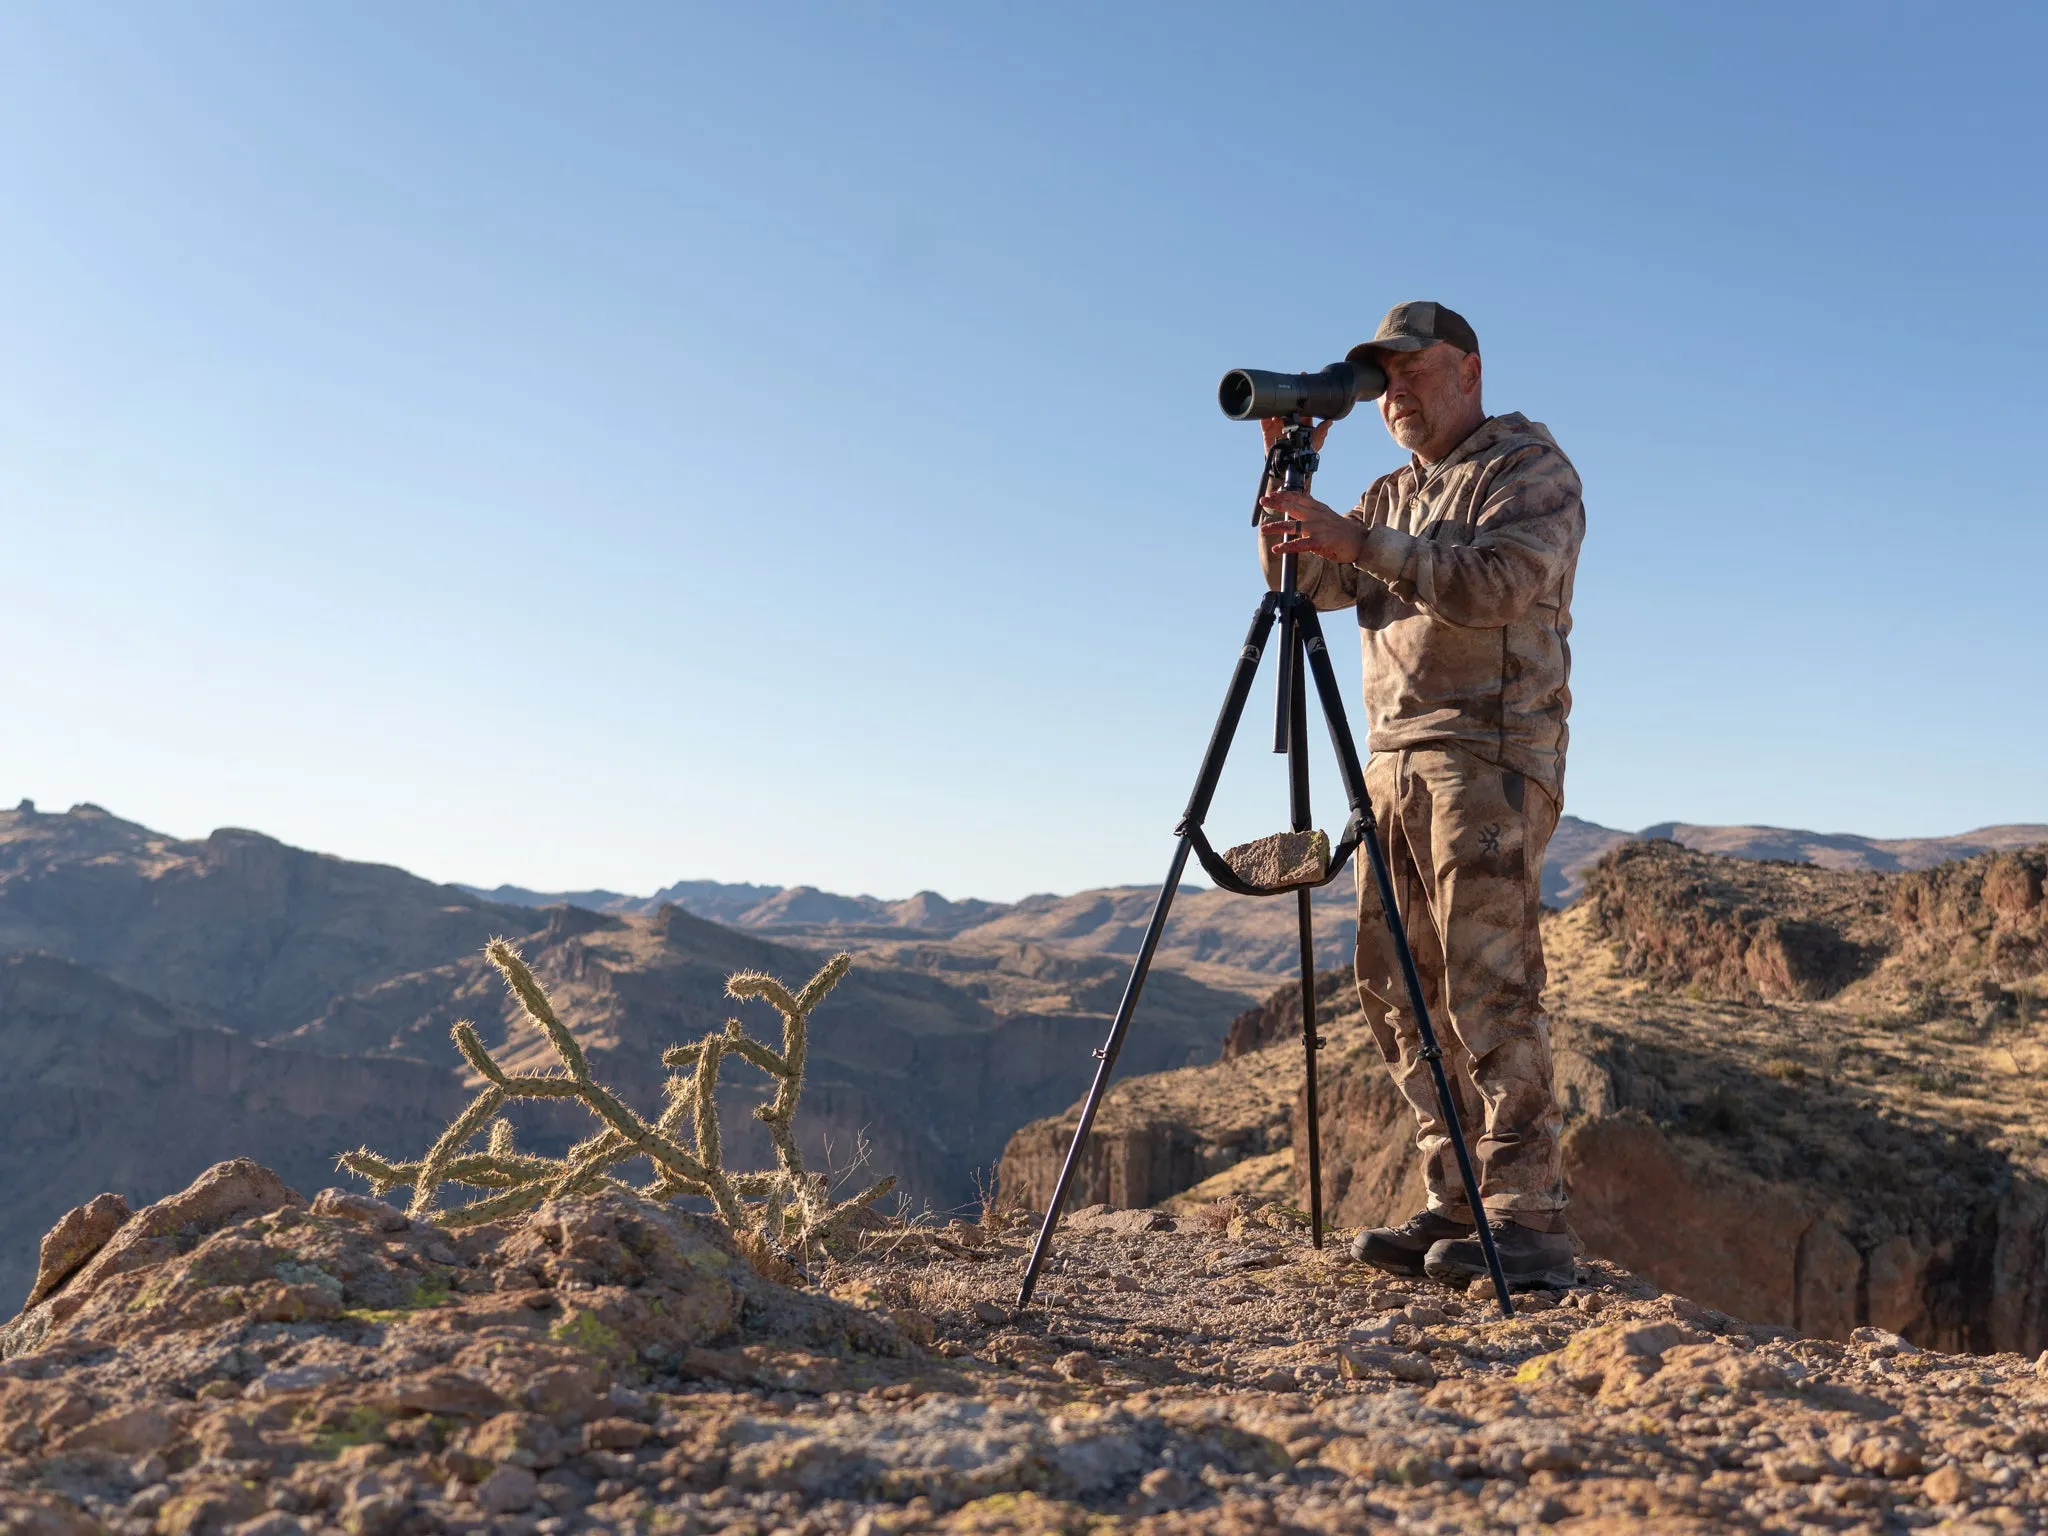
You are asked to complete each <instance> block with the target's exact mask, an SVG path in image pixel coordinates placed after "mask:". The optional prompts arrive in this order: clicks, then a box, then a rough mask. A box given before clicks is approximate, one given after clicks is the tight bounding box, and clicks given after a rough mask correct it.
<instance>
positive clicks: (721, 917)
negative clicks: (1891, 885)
mask: <svg viewBox="0 0 2048 1536" xmlns="http://www.w3.org/2000/svg"><path fill="white" fill-rule="evenodd" d="M1654 841H1667V842H1675V843H1678V844H1679V845H1681V846H1682V847H1686V848H1690V849H1692V850H1693V851H1694V852H1695V853H1721V854H1726V855H1728V856H1729V857H1731V858H1739V859H1778V860H1784V861H1787V862H1791V863H1795V864H1813V865H1816V866H1818V867H1819V868H1822V869H1836V870H1851V869H1867V870H1874V871H1878V872H1880V873H1894V872H1897V871H1901V870H1911V869H1929V868H1932V867H1933V866H1934V865H1936V864H1943V863H1947V862H1948V861H1950V860H1952V859H1963V858H1969V857H1971V856H1972V855H1974V854H1979V853H2009V852H2011V851H2012V850H2014V849H2016V848H2025V847H2030V846H2032V845H2034V844H2037V843H2042V842H2048V823H2039V822H2007V823H2000V824H1997V825H1993V826H1984V827H1977V828H1974V829H1973V830H1971V831H1968V832H1957V833H1951V834H1946V835H1940V836H1933V837H1866V836H1864V835H1863V834H1861V833H1858V832H1810V831H1807V830H1805V829H1803V828H1799V827H1774V826H1767V825H1763V824H1761V823H1744V824H1739V825H1737V824H1730V825H1715V824H1710V823H1702V822H1685V821H1660V822H1653V823H1651V824H1650V825H1649V826H1647V827H1644V828H1642V829H1641V830H1640V831H1636V832H1628V831H1623V830H1622V829H1620V828H1617V827H1608V826H1602V825H1601V824H1600V823H1599V822H1596V821H1587V820H1586V819H1585V818H1583V817H1580V816H1571V815H1566V816H1562V817H1560V818H1559V819H1558V826H1557V831H1556V833H1555V834H1554V835H1553V836H1552V838H1551V842H1550V849H1549V853H1548V856H1547V857H1546V858H1545V859H1544V865H1543V897H1544V900H1545V902H1547V903H1548V904H1549V905H1551V906H1565V905H1567V904H1569V903H1570V902H1572V901H1576V900H1577V899H1578V897H1579V896H1580V895H1581V894H1582V893H1583V891H1584V889H1585V882H1584V879H1583V873H1584V871H1585V870H1586V869H1587V868H1589V867H1590V866H1591V865H1592V864H1593V863H1595V862H1596V861H1597V860H1598V859H1599V858H1600V856H1601V855H1602V854H1604V853H1606V852H1607V850H1608V849H1610V848H1614V847H1618V846H1620V845H1621V844H1622V843H1626V842H1654ZM455 888H456V889H458V890H462V891H467V892H468V893H470V894H471V895H473V896H476V897H479V898H481V899H483V900H485V901H492V902H498V903H502V904H506V905H512V906H527V907H549V906H558V905H563V904H567V905H570V906H578V907H587V908H589V909H591V910H592V911H598V912H652V911H655V910H657V909H658V908H660V907H661V906H663V905H664V904H668V903H673V904H674V905H676V906H679V907H681V908H683V909H684V910H685V911H687V912H691V913H694V914H695V915H696V916H698V917H707V918H710V919H711V920H712V921H713V922H722V923H729V924H731V925H733V926H735V927H740V928H775V927H832V926H839V927H853V928H858V927H875V928H890V927H896V928H903V929H909V930H915V931H918V932H925V933H941V934H955V933H962V932H965V931H967V930H968V929H970V928H973V927H977V926H980V925H981V924H983V923H988V922H995V921H998V920H1000V919H1002V918H1003V917H1006V916H1008V915H1010V914H1012V913H1030V912H1033V911H1036V910H1042V909H1043V908H1044V907H1045V906H1047V905H1048V904H1053V903H1060V902H1069V901H1076V900H1079V899H1080V898H1082V897H1090V896H1095V895H1098V894H1105V895H1106V894H1112V893H1117V892H1123V891H1130V890H1146V889H1154V888H1152V887H1144V886H1097V887H1091V888H1089V889H1088V890H1085V891H1077V892H1075V893H1073V895H1071V896H1062V895H1060V894H1058V893H1056V892H1037V893H1034V894H1032V895H1029V896H1024V897H1020V898H1019V899H1018V900H1016V901H1011V902H1002V901H985V900H982V899H981V898H978V897H966V898H962V899H960V900H957V901H955V900H951V899H949V898H947V897H945V896H941V895H940V894H939V893H938V892H936V891H929V890H925V891H918V892H916V893H914V894H912V895H910V896H906V897H900V898H894V899H892V898H888V897H881V896H868V895H852V896H849V895H844V894H841V893H838V892H833V891H825V890H821V889H820V888H819V887H817V886H814V885H792V886H780V885H750V884H744V883H735V884H728V883H725V882H722V881H717V880H678V881H676V882H675V883H673V884H671V885H666V886H663V887H662V888H661V889H660V890H658V891H656V892H655V893H654V894H653V895H651V896H634V895H630V894H627V893H625V892H621V891H611V890H603V889H596V890H584V891H540V890H534V889H531V888H529V887H526V886H518V885H499V886H494V887H491V888H488V889H486V888H485V887H483V886H475V885H464V884H461V883H460V882H457V884H456V887H455ZM1183 889H1184V890H1185V891H1187V892H1188V893H1190V894H1195V893H1197V892H1199V891H1202V890H1206V889H1207V887H1203V886H1197V885H1195V884H1194V883H1192V882H1189V883H1187V884H1185V885H1184V886H1183Z"/></svg>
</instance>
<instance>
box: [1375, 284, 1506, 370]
mask: <svg viewBox="0 0 2048 1536" xmlns="http://www.w3.org/2000/svg"><path fill="white" fill-rule="evenodd" d="M1436 341H1447V342H1449V343H1450V344H1451V345H1452V346H1454V347H1456V348H1457V349H1458V350H1459V351H1460V352H1477V351H1478V350H1479V338H1478V337H1477V336H1475V335H1473V334H1472V327H1471V326H1469V325H1467V324H1466V323H1465V317H1464V316H1463V315H1461V314H1459V313H1458V312H1457V311H1456V310H1455V309H1452V308H1450V307H1449V306H1448V305H1444V304H1432V303H1430V302H1429V301H1428V300H1426V299H1422V300H1417V301H1416V302H1414V303H1410V304H1396V305H1395V306H1394V307H1393V308H1392V309H1390V310H1388V311H1387V318H1386V319H1384V320H1382V321H1381V322H1380V328H1379V330H1378V331H1377V332H1375V333H1374V335H1373V338H1372V340H1371V341H1361V342H1360V343H1359V344H1358V345H1357V346H1355V347H1353V348H1352V349H1351V350H1350V351H1349V352H1346V353H1345V354H1344V361H1345V362H1347V363H1357V362H1372V361H1375V359H1374V358H1373V354H1374V353H1375V352H1420V351H1421V350H1422V349H1423V348H1424V347H1426V346H1428V345H1429V344H1430V343H1431V342H1436Z"/></svg>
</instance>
